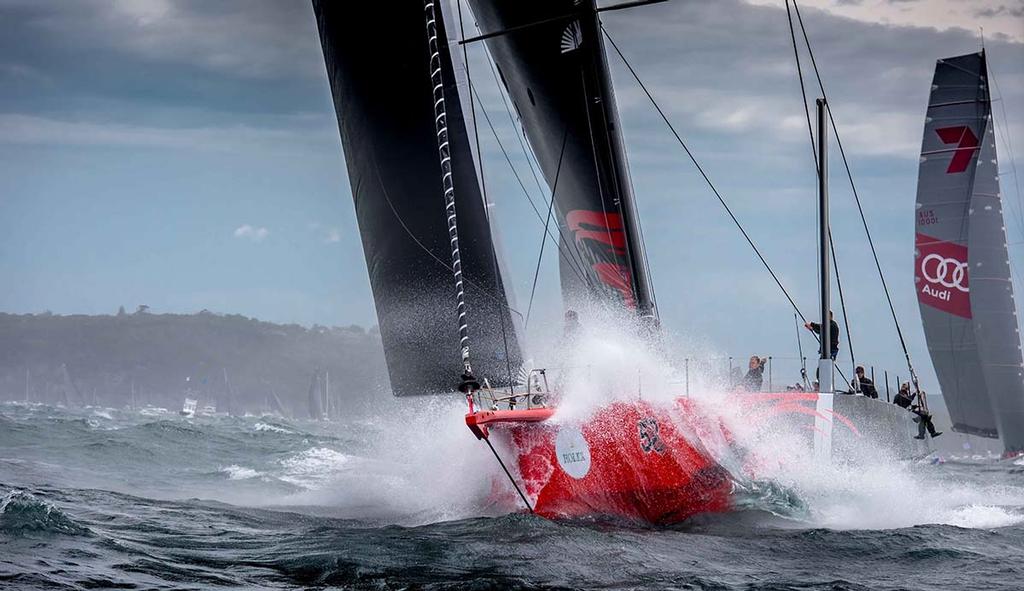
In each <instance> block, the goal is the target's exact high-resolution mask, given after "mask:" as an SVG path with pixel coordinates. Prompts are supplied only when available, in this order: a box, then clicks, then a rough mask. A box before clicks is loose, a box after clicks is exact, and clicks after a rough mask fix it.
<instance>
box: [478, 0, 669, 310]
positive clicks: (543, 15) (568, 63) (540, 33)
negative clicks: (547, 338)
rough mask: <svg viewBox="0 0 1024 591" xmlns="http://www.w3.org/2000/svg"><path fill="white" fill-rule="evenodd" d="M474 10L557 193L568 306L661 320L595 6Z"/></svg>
mask: <svg viewBox="0 0 1024 591" xmlns="http://www.w3.org/2000/svg"><path fill="white" fill-rule="evenodd" d="M470 4H471V5H472V7H473V13H474V15H475V16H476V18H477V20H478V22H479V26H480V29H481V33H482V34H483V36H485V37H486V43H487V46H488V49H489V50H490V53H491V56H492V57H493V59H494V62H495V63H496V64H497V66H498V71H499V74H500V77H501V80H502V82H503V83H504V85H505V88H506V90H507V92H508V95H509V96H510V97H511V99H512V103H513V105H514V106H515V110H516V112H517V114H518V116H519V118H520V119H521V121H522V125H523V128H524V129H525V131H526V136H527V138H528V139H529V141H530V145H531V147H532V149H533V152H534V154H535V155H536V156H537V160H538V162H539V163H540V166H541V169H542V171H543V173H544V177H545V179H546V180H547V183H548V185H549V186H550V187H554V188H555V191H556V193H555V195H554V199H555V205H554V211H555V212H556V213H557V216H558V217H557V219H558V226H559V233H560V237H561V242H562V244H561V247H562V248H561V249H560V250H561V252H562V257H561V261H560V268H561V277H562V295H563V299H564V301H565V304H566V306H569V307H574V306H577V305H580V304H581V303H584V302H593V301H597V302H604V303H613V304H616V305H621V306H624V307H626V308H627V309H635V310H636V312H637V314H639V315H640V316H641V317H648V318H651V319H652V320H654V321H656V319H657V309H656V307H655V302H654V295H653V290H652V289H651V285H650V282H649V279H648V273H647V261H646V255H645V254H644V249H643V243H642V241H641V234H640V228H639V221H638V218H637V213H636V208H635V205H634V200H633V190H632V185H631V182H630V179H629V172H628V167H627V163H626V157H625V151H624V148H623V140H622V136H621V129H620V125H619V116H618V110H617V108H616V105H615V94H614V92H613V91H612V86H611V81H610V76H609V74H608V64H607V61H606V57H605V50H604V39H603V37H602V35H601V31H600V25H599V22H598V15H597V10H596V8H595V5H594V2H593V0H470ZM556 180H557V182H556Z"/></svg>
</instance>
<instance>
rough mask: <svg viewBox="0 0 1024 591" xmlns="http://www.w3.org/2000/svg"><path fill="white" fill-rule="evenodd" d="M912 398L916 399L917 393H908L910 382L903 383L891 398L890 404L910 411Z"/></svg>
mask: <svg viewBox="0 0 1024 591" xmlns="http://www.w3.org/2000/svg"><path fill="white" fill-rule="evenodd" d="M914 398H917V393H916V392H911V391H910V382H904V383H903V384H901V385H900V391H899V392H897V393H896V396H894V397H893V399H892V403H893V404H895V405H896V406H899V407H900V408H906V409H910V404H911V403H912V402H914Z"/></svg>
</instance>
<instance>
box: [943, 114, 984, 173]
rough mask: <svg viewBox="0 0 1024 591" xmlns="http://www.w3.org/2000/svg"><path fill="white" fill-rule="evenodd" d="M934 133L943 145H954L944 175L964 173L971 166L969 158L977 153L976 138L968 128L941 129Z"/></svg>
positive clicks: (964, 126)
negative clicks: (951, 156)
mask: <svg viewBox="0 0 1024 591" xmlns="http://www.w3.org/2000/svg"><path fill="white" fill-rule="evenodd" d="M935 133H937V134H938V135H939V139H940V140H942V143H944V144H956V148H954V149H953V158H952V159H951V160H950V161H949V168H947V169H946V174H955V173H958V172H964V171H965V170H967V167H968V166H969V165H970V164H971V158H973V157H974V153H975V152H977V151H978V136H976V135H974V132H973V131H971V128H970V127H967V126H966V125H958V126H956V127H943V128H941V129H936V130H935Z"/></svg>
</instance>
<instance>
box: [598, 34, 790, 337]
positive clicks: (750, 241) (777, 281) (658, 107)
mask: <svg viewBox="0 0 1024 591" xmlns="http://www.w3.org/2000/svg"><path fill="white" fill-rule="evenodd" d="M601 31H602V32H603V33H604V36H605V38H607V39H608V41H609V43H611V46H612V48H614V49H615V53H617V54H618V55H619V59H621V60H622V63H624V64H625V65H626V68H627V69H628V70H629V73H630V74H632V76H633V79H634V80H636V82H637V84H639V85H640V89H641V90H643V91H644V94H646V95H647V99H648V100H649V101H651V104H652V105H653V106H654V109H655V110H656V111H657V112H658V115H660V116H661V119H662V121H664V122H665V125H667V126H668V129H669V131H671V132H672V135H673V136H675V138H676V142H678V143H679V145H680V146H681V147H682V148H683V151H684V152H686V155H687V157H689V159H690V162H692V163H693V165H694V166H695V167H696V168H697V172H699V173H700V175H701V176H702V177H703V178H704V182H705V183H706V184H707V185H708V187H709V188H710V189H711V192H712V193H714V195H715V197H717V198H718V202H719V203H721V204H722V207H723V208H725V212H726V213H727V214H728V215H729V218H730V219H732V222H733V224H734V225H735V226H736V228H737V229H738V230H739V231H740V233H741V234H742V235H743V238H744V239H746V241H747V244H749V245H750V248H752V249H753V250H754V254H755V255H757V258H758V259H759V260H760V261H761V264H762V265H764V268H765V269H766V270H767V271H768V273H769V274H770V275H771V277H772V279H774V280H775V284H776V285H778V286H779V289H780V290H782V294H783V295H784V296H786V299H787V300H789V304H790V306H792V307H793V311H794V312H796V313H797V314H798V315H799V316H800V318H801V319H802V320H803V321H804V322H807V318H806V317H805V316H804V314H803V312H801V311H800V307H799V306H797V305H796V301H794V300H793V297H792V296H791V295H790V294H789V291H788V290H786V286H785V285H783V284H782V280H781V279H779V276H778V275H777V274H776V273H775V270H774V269H772V267H771V265H769V264H768V261H767V259H765V258H764V255H763V254H761V250H760V249H759V248H758V247H757V245H756V244H754V240H753V239H752V238H751V237H750V235H749V234H748V233H747V231H746V229H744V227H743V224H741V223H740V221H739V218H737V217H736V214H734V213H733V211H732V208H730V207H729V204H728V203H726V201H725V198H724V197H722V194H721V193H719V191H718V188H717V187H715V184H714V183H713V182H712V181H711V178H710V177H709V176H708V175H707V173H706V172H704V168H703V167H702V166H701V165H700V162H699V161H698V160H697V158H696V156H694V155H693V152H691V151H690V148H689V146H687V145H686V142H685V141H683V138H682V137H681V136H680V135H679V132H678V131H676V128H675V126H673V125H672V122H671V121H669V119H668V116H667V115H665V112H664V111H663V110H662V109H661V105H659V104H658V101H656V100H654V96H653V95H651V91H650V90H648V89H647V86H646V85H645V84H644V83H643V81H642V80H641V79H640V76H639V75H638V74H637V73H636V70H634V69H633V65H632V64H630V63H629V60H627V59H626V56H625V55H623V53H622V50H620V49H619V46H618V44H616V43H615V40H614V39H612V36H611V35H610V34H609V33H608V30H607V29H606V28H605V27H604V25H603V24H602V25H601Z"/></svg>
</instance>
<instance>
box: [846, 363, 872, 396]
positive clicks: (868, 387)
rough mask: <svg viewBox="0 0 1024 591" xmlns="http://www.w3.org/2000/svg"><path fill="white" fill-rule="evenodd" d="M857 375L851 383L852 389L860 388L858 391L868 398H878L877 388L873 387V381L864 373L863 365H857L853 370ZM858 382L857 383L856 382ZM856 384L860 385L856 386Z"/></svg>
mask: <svg viewBox="0 0 1024 591" xmlns="http://www.w3.org/2000/svg"><path fill="white" fill-rule="evenodd" d="M854 371H855V373H856V374H857V377H856V378H854V379H853V382H852V383H851V385H852V386H853V389H854V390H860V393H861V394H863V395H864V396H867V397H868V398H878V390H876V389H875V382H874V381H873V380H872V379H871V378H869V377H867V376H866V375H864V366H863V365H858V366H857V369H856V370H854ZM858 382H859V384H858ZM858 385H859V386H860V387H859V388H858Z"/></svg>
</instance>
